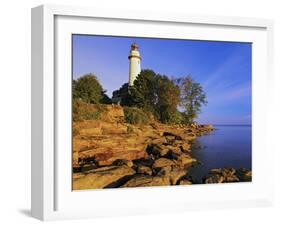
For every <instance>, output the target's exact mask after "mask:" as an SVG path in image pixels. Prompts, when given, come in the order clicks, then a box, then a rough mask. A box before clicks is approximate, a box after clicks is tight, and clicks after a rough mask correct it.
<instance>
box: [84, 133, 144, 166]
mask: <svg viewBox="0 0 281 226" xmlns="http://www.w3.org/2000/svg"><path fill="white" fill-rule="evenodd" d="M112 139H114V138H112ZM123 142H124V143H123V145H121V144H118V143H116V144H114V141H112V144H111V147H110V146H108V144H107V143H105V141H104V140H103V141H101V142H100V141H96V148H93V149H89V150H86V151H81V152H79V159H80V161H83V162H85V161H86V162H87V161H88V160H92V159H94V160H95V161H96V162H97V164H98V165H99V166H108V165H112V164H113V162H114V161H116V160H120V159H122V160H127V161H130V160H135V159H141V158H147V157H148V154H147V152H146V148H147V144H145V143H134V144H129V143H127V144H126V143H125V141H123Z"/></svg>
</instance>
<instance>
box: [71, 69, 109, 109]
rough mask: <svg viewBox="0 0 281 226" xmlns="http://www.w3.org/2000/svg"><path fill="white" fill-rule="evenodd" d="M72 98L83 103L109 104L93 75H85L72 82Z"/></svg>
mask: <svg viewBox="0 0 281 226" xmlns="http://www.w3.org/2000/svg"><path fill="white" fill-rule="evenodd" d="M72 89H73V98H74V99H79V100H81V101H83V102H85V103H91V104H98V103H111V100H110V98H109V97H108V96H107V95H106V94H105V92H106V91H105V90H103V88H102V86H101V84H100V83H99V81H98V79H97V77H96V76H95V75H93V74H86V75H84V76H83V77H80V78H79V79H78V80H73V82H72Z"/></svg>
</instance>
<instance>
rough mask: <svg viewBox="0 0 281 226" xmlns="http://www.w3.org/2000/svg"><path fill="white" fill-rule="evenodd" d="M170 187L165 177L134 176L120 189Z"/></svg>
mask: <svg viewBox="0 0 281 226" xmlns="http://www.w3.org/2000/svg"><path fill="white" fill-rule="evenodd" d="M165 185H170V180H169V178H168V177H165V176H155V177H153V176H149V175H136V176H134V177H133V178H132V179H131V180H129V181H127V182H126V183H125V184H124V185H123V186H122V187H147V186H165Z"/></svg>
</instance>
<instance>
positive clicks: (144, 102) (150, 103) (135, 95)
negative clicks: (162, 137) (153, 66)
mask: <svg viewBox="0 0 281 226" xmlns="http://www.w3.org/2000/svg"><path fill="white" fill-rule="evenodd" d="M156 89H157V75H156V74H155V72H154V71H152V70H142V71H141V72H140V74H139V75H138V77H137V79H136V80H135V81H134V85H133V86H131V87H128V91H129V95H130V105H131V106H136V107H139V108H142V109H144V110H145V111H148V112H151V113H152V114H153V115H155V114H156V109H155V105H156V102H157V91H156Z"/></svg>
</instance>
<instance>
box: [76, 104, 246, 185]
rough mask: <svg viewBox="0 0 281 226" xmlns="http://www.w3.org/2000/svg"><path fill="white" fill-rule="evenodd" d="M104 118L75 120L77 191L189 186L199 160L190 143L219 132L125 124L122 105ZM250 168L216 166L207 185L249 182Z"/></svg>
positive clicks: (208, 128) (202, 127) (205, 127)
mask: <svg viewBox="0 0 281 226" xmlns="http://www.w3.org/2000/svg"><path fill="white" fill-rule="evenodd" d="M109 108H111V109H109V111H107V112H108V113H107V115H106V117H105V118H102V119H100V120H84V121H80V122H75V123H74V125H73V130H74V131H75V136H74V137H73V189H74V190H80V189H102V188H118V187H144V186H163V185H189V184H192V183H193V182H192V178H190V177H189V176H188V172H189V169H190V167H192V166H194V165H195V164H197V159H195V158H193V157H192V154H191V143H192V142H193V141H194V140H195V139H196V137H198V136H202V135H205V134H208V133H210V132H212V131H213V130H214V128H213V126H211V125H197V124H194V125H191V126H172V125H164V124H160V123H157V122H153V123H150V124H148V125H131V124H126V123H124V120H123V119H124V112H123V109H122V107H120V106H110V107H109ZM250 178H251V173H250V171H247V170H245V169H240V170H235V169H214V170H212V172H210V175H208V176H207V177H206V179H205V180H204V183H224V182H237V181H249V180H250Z"/></svg>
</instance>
